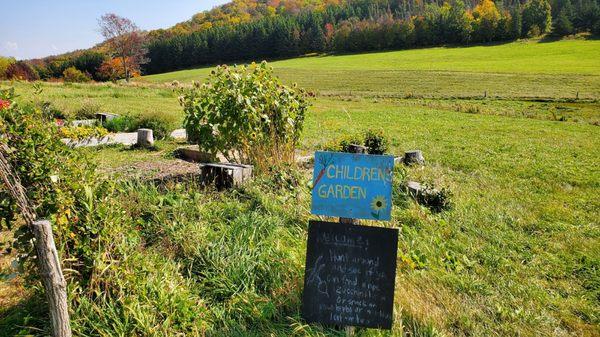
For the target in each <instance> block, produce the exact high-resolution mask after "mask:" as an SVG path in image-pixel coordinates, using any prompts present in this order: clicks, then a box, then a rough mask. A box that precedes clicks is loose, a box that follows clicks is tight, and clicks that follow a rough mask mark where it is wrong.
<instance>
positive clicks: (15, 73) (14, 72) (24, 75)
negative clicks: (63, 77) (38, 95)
mask: <svg viewBox="0 0 600 337" xmlns="http://www.w3.org/2000/svg"><path fill="white" fill-rule="evenodd" d="M5 77H6V78H7V79H9V80H21V81H37V80H39V79H40V76H39V75H38V73H37V72H36V71H35V69H33V68H32V67H31V65H29V63H27V62H25V61H18V62H15V63H11V64H10V65H9V66H8V67H7V68H6V72H5Z"/></svg>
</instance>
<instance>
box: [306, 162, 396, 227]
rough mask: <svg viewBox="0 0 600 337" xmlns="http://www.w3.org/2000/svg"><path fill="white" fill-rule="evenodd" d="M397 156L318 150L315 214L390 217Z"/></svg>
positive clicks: (315, 173)
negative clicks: (393, 176) (395, 158)
mask: <svg viewBox="0 0 600 337" xmlns="http://www.w3.org/2000/svg"><path fill="white" fill-rule="evenodd" d="M393 169H394V157H392V156H378V155H367V154H354V153H342V152H316V153H315V169H314V175H313V189H312V209H311V211H312V213H313V214H316V215H327V216H336V217H342V218H355V219H370V220H390V219H391V209H392V172H393Z"/></svg>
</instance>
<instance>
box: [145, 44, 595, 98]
mask: <svg viewBox="0 0 600 337" xmlns="http://www.w3.org/2000/svg"><path fill="white" fill-rule="evenodd" d="M598 60H600V41H598V40H562V41H556V42H539V41H518V42H512V43H506V44H494V45H484V46H473V47H455V48H451V47H439V48H424V49H413V50H402V51H393V52H383V53H381V52H380V53H367V54H357V55H340V56H314V57H304V58H296V59H290V60H283V61H276V62H272V63H271V65H272V66H273V68H274V69H275V72H276V73H277V74H278V75H279V76H280V77H281V78H282V79H283V80H284V81H286V82H297V83H298V84H299V85H301V86H303V87H306V88H309V89H311V90H315V91H319V92H320V93H322V94H327V95H332V94H333V95H339V94H352V93H361V94H368V95H378V96H393V97H411V96H424V97H448V96H451V97H472V96H483V95H485V94H487V95H488V96H498V97H503V98H506V97H517V98H520V97H524V98H536V97H544V98H547V97H553V98H573V97H576V95H577V93H579V97H580V98H592V99H593V98H598V97H600V62H599V61H598ZM210 69H211V68H199V69H191V70H181V71H175V72H170V73H164V74H157V75H150V76H144V77H142V78H141V79H139V80H140V81H149V82H154V83H165V82H171V81H174V80H177V81H180V82H184V83H185V82H191V81H192V80H196V81H203V80H204V79H205V78H206V76H207V75H208V74H209V72H210Z"/></svg>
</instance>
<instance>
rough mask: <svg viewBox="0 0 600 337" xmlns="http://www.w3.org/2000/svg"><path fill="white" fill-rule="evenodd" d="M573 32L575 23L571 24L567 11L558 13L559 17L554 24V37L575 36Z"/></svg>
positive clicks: (563, 10)
mask: <svg viewBox="0 0 600 337" xmlns="http://www.w3.org/2000/svg"><path fill="white" fill-rule="evenodd" d="M573 32H574V28H573V23H571V20H570V19H569V15H568V14H567V11H566V10H565V9H564V8H563V9H562V10H561V11H560V13H558V17H557V18H556V19H555V20H554V24H553V25H552V35H554V36H565V35H570V34H573Z"/></svg>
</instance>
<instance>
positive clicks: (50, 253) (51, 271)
mask: <svg viewBox="0 0 600 337" xmlns="http://www.w3.org/2000/svg"><path fill="white" fill-rule="evenodd" d="M32 229H33V235H34V236H35V250H36V252H37V261H38V268H39V273H40V276H41V278H42V282H43V283H44V289H45V290H46V299H47V300H48V307H49V310H50V319H51V320H52V332H53V334H54V336H55V337H70V336H71V325H70V324H69V308H68V307H67V282H66V281H65V277H64V276H63V273H62V270H61V267H60V259H59V257H58V252H57V251H56V246H55V244H54V237H53V236H52V226H51V225H50V221H47V220H41V221H35V222H34V223H33V226H32Z"/></svg>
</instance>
